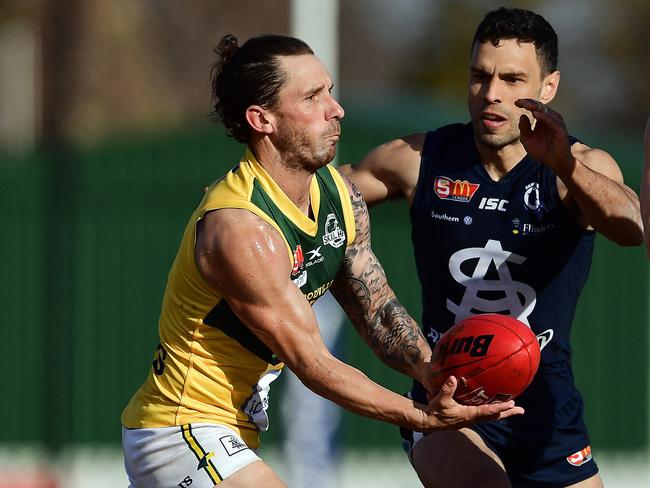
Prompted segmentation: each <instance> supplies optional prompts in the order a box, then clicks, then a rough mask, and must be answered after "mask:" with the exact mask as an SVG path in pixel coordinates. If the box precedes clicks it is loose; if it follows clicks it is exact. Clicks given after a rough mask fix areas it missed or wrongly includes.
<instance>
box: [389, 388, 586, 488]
mask: <svg viewBox="0 0 650 488" xmlns="http://www.w3.org/2000/svg"><path fill="white" fill-rule="evenodd" d="M526 393H528V392H526ZM408 396H409V397H410V398H412V399H413V400H414V401H416V402H419V403H425V404H426V403H427V400H426V394H425V392H424V388H423V387H422V386H421V385H419V384H417V383H416V384H415V385H414V387H413V390H412V391H411V392H410V393H409V395H408ZM520 399H522V401H519V400H518V402H517V403H518V404H519V405H522V402H523V403H528V404H527V405H525V406H524V408H525V409H526V413H525V414H524V415H519V416H515V417H510V418H508V419H504V420H500V421H498V422H486V423H479V424H475V425H474V426H472V427H471V428H472V429H474V430H475V431H476V432H477V433H478V434H479V435H480V436H481V438H482V439H483V441H484V442H485V443H486V444H487V446H488V447H489V448H490V449H492V450H493V451H494V452H495V453H496V454H497V455H498V456H499V458H501V461H502V462H503V464H504V466H505V468H506V471H507V473H508V477H509V478H510V481H511V483H512V486H513V488H556V487H564V486H568V485H571V484H574V483H578V482H579V481H582V480H585V479H587V478H590V477H592V476H593V475H595V474H596V473H597V472H598V466H597V465H596V462H595V461H594V460H593V458H592V455H591V445H590V440H589V435H588V434H587V429H586V426H585V424H584V421H583V419H582V410H583V408H582V398H581V396H580V393H579V392H578V391H577V390H575V388H573V389H572V390H571V391H567V392H566V395H563V397H562V398H559V399H558V401H557V402H556V403H555V404H548V403H547V404H539V405H535V404H534V403H532V402H524V401H523V400H524V396H523V395H522V397H520ZM400 432H401V434H402V446H403V447H404V450H405V451H406V452H407V454H408V455H409V458H410V457H411V450H412V449H413V446H414V445H415V444H416V443H417V441H418V440H419V439H421V438H422V434H421V433H419V432H412V431H409V430H407V429H403V428H402V429H400Z"/></svg>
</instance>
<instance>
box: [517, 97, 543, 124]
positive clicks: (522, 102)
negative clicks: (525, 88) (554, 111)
mask: <svg viewBox="0 0 650 488" xmlns="http://www.w3.org/2000/svg"><path fill="white" fill-rule="evenodd" d="M515 106H517V107H519V108H523V109H526V110H528V111H529V112H530V113H531V114H533V117H535V118H536V119H542V120H543V119H545V118H546V117H547V116H548V115H549V113H550V110H549V108H548V106H546V105H545V104H543V103H542V102H540V101H539V100H534V99H532V98H520V99H519V100H517V101H515Z"/></svg>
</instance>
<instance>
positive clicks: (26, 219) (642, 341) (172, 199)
mask: <svg viewBox="0 0 650 488" xmlns="http://www.w3.org/2000/svg"><path fill="white" fill-rule="evenodd" d="M400 132H401V131H400V130H399V129H382V130H379V129H377V128H372V127H369V126H367V125H363V124H360V123H359V122H358V121H354V120H351V121H349V122H346V124H345V126H344V137H343V139H342V143H341V151H340V160H341V161H353V160H357V159H358V158H359V157H360V156H361V155H363V154H364V153H365V152H366V151H367V150H368V149H369V148H371V147H372V146H373V145H376V144H377V143H379V142H382V141H384V140H386V139H387V138H389V137H392V136H396V135H398V134H400ZM612 145H613V147H615V150H614V152H615V154H616V155H617V157H618V159H619V161H620V162H621V164H622V165H623V168H624V170H625V173H626V175H627V176H628V179H629V180H630V181H631V184H632V186H636V185H638V173H639V171H638V169H639V163H638V161H639V160H640V159H639V158H640V152H639V146H632V148H631V149H630V147H628V146H626V145H625V144H620V143H618V144H617V143H616V141H613V142H612ZM241 152H242V151H241V148H240V147H239V146H238V145H237V144H235V143H234V142H232V141H229V140H227V139H226V138H225V137H224V136H223V135H222V130H221V129H220V128H218V127H213V128H210V130H205V129H200V130H193V131H184V132H179V133H177V134H175V135H166V136H156V137H154V136H147V137H142V138H136V139H135V140H131V141H127V142H124V141H122V142H115V143H106V144H104V145H102V147H97V148H93V149H76V150H74V151H73V150H68V151H63V150H61V151H59V152H54V153H51V154H45V155H40V156H34V157H32V158H28V159H21V160H11V159H10V158H8V157H3V161H2V164H0V205H1V208H2V213H1V218H0V222H1V225H2V227H1V228H2V239H0V256H1V263H2V280H1V281H0V296H1V297H2V311H3V314H2V328H1V329H0V330H2V335H1V337H0V339H1V343H2V348H1V352H2V353H1V355H0V370H1V371H2V372H3V374H2V375H1V378H2V379H1V380H0V381H2V383H1V384H0V391H1V392H2V395H3V398H2V404H3V410H2V411H3V413H4V415H5V419H7V422H5V426H4V428H3V431H2V433H1V434H0V442H1V443H44V444H45V445H47V446H50V447H53V448H57V447H61V446H64V445H67V444H70V443H113V444H117V443H118V442H119V437H120V428H119V415H120V412H121V409H122V408H123V406H124V405H125V403H126V402H127V401H128V398H129V397H130V395H131V394H132V393H133V391H134V390H135V389H136V388H137V386H138V385H139V384H140V383H141V382H142V381H143V380H144V378H145V376H146V374H147V369H148V365H149V359H150V357H151V354H152V350H153V347H154V346H155V344H156V343H157V339H156V329H157V325H156V323H157V317H158V312H159V306H160V301H161V298H162V293H163V289H164V285H165V279H166V274H167V271H168V269H169V267H170V265H171V262H172V259H173V256H174V254H175V252H176V247H177V245H178V243H179V240H180V237H181V232H182V229H183V227H184V225H185V222H186V219H187V218H188V217H189V215H190V213H191V212H192V210H193V208H194V206H195V205H196V204H197V203H198V201H199V200H200V198H201V196H202V191H203V190H202V189H203V187H204V186H206V185H207V184H208V183H210V182H211V181H212V180H214V179H215V178H217V177H218V176H220V175H221V174H223V173H224V172H225V171H226V170H227V169H228V168H229V167H230V166H232V165H233V163H235V162H236V161H238V158H239V156H240V155H241ZM372 225H373V247H374V249H375V252H376V253H377V255H378V256H379V257H380V259H381V261H382V262H383V264H384V266H385V268H386V271H387V273H388V276H389V279H390V281H391V283H392V285H393V288H394V289H395V290H396V292H397V294H398V297H399V298H400V299H401V301H402V302H403V303H404V304H405V305H406V306H407V307H408V308H409V310H411V312H412V314H413V315H414V316H415V317H419V314H420V310H421V307H420V304H419V296H420V295H419V284H418V282H417V278H416V274H415V268H414V265H413V258H412V252H411V248H410V244H409V235H410V230H409V222H408V217H407V211H406V207H405V206H404V205H403V204H388V205H385V206H382V207H379V208H377V209H373V211H372ZM647 297H648V265H647V261H646V260H645V257H644V255H643V252H642V250H641V249H640V248H636V249H622V248H618V247H616V246H614V245H612V244H610V243H609V242H607V241H606V240H605V239H604V238H599V239H598V240H597V244H596V252H595V260H594V265H593V268H592V273H591V278H590V280H589V282H588V285H587V287H586V289H585V292H584V294H583V298H582V302H581V305H580V307H579V311H578V317H577V318H576V321H575V326H574V333H573V343H574V356H575V370H576V376H577V381H578V384H579V386H580V387H581V389H582V391H583V393H584V396H585V397H586V404H587V421H588V424H589V426H590V428H591V433H592V437H593V441H594V444H595V445H596V446H597V447H599V448H607V449H612V450H630V449H637V448H643V447H646V446H647V431H648V426H647V413H648V391H647V385H648V371H647V364H648V362H647V359H648V353H647V344H648V337H647V325H648V310H647V305H646V304H647ZM343 354H344V356H345V357H346V359H347V360H348V361H349V362H350V363H352V364H354V365H356V366H358V367H359V368H361V369H363V370H364V371H365V372H366V373H367V374H368V375H369V376H370V377H371V378H373V379H375V380H377V381H378V382H380V383H382V384H384V385H386V386H388V387H389V388H392V389H394V390H396V391H404V390H406V389H407V387H408V384H409V381H408V380H407V379H405V378H403V377H401V376H399V375H397V374H395V373H392V372H390V371H389V370H388V369H387V368H386V367H385V366H383V365H382V364H381V363H380V362H379V361H378V360H377V359H375V358H374V357H373V356H372V355H371V354H370V353H369V350H368V348H367V347H366V346H365V345H364V344H363V343H362V341H361V340H360V339H359V338H358V337H357V336H356V335H355V333H354V332H353V329H352V327H348V328H347V329H346V333H345V337H344V340H343ZM280 386H281V385H280ZM277 403H278V391H277V389H274V395H273V397H272V406H271V408H272V410H273V413H274V414H273V415H272V417H273V418H272V421H274V422H275V425H274V426H272V428H271V431H270V432H269V433H267V434H265V436H264V442H266V443H269V442H273V441H275V440H277V439H278V436H279V435H280V433H281V430H282V429H281V425H280V422H279V419H278V410H279V408H278V405H277ZM342 435H343V436H344V438H345V439H346V442H347V444H349V445H353V446H368V445H373V446H377V445H380V446H389V445H390V446H395V445H397V442H396V441H397V434H396V430H395V429H394V428H393V427H391V426H389V425H384V424H380V423H378V422H373V421H369V420H366V419H362V418H359V417H356V416H352V415H346V416H345V418H344V428H343V429H342Z"/></svg>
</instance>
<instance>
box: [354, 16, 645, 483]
mask: <svg viewBox="0 0 650 488" xmlns="http://www.w3.org/2000/svg"><path fill="white" fill-rule="evenodd" d="M559 82H560V72H559V71H558V68H557V36H556V34H555V32H554V30H553V28H552V27H551V26H550V25H549V23H548V22H547V21H546V20H545V19H544V18H543V17H541V16H540V15H537V14H535V13H533V12H530V11H525V10H521V9H507V8H500V9H498V10H495V11H493V12H490V13H488V14H487V15H486V17H485V18H484V20H483V21H482V22H481V24H480V25H479V27H478V29H477V31H476V34H475V37H474V40H473V43H472V51H471V60H470V69H469V83H468V106H469V113H470V117H471V122H470V123H467V124H452V125H448V126H445V127H441V128H439V129H437V130H435V131H431V132H428V133H426V134H413V135H409V136H406V137H403V138H401V139H397V140H394V141H391V142H388V143H386V144H384V145H382V146H380V147H378V148H376V149H375V150H373V151H372V152H370V153H369V154H368V156H366V158H365V159H364V160H363V161H361V163H359V164H358V165H356V166H352V167H349V166H347V167H344V168H343V171H344V173H347V174H348V176H349V177H350V178H351V179H352V181H353V182H354V183H355V184H356V185H357V186H358V187H359V189H360V190H361V191H362V193H363V195H364V197H365V199H366V201H367V202H368V204H376V203H379V202H381V201H384V200H387V199H389V198H396V197H397V198H399V197H401V198H405V199H406V200H407V201H408V203H409V205H410V216H411V223H412V240H413V246H414V252H415V259H416V265H417V270H418V276H419V278H420V282H421V285H422V300H423V317H422V322H423V323H422V325H423V329H424V333H425V335H426V337H427V339H428V341H429V343H430V344H431V345H432V346H434V345H435V343H436V342H437V340H438V339H439V337H440V335H441V334H442V333H444V332H445V331H446V330H447V329H448V328H449V327H451V325H453V324H454V323H456V322H458V321H459V320H461V319H463V318H465V317H468V316H471V315H473V314H476V313H485V312H492V313H502V314H506V315H511V316H514V317H517V318H518V319H519V320H521V321H522V322H524V323H526V324H527V325H529V326H530V327H531V328H532V330H533V331H534V332H535V334H536V335H537V337H538V340H539V342H540V346H541V348H542V359H541V364H540V368H539V371H538V373H537V375H536V377H535V379H534V380H533V383H532V384H531V386H530V387H529V388H528V389H527V390H526V391H525V392H524V393H523V394H522V396H521V397H519V399H518V403H519V404H520V405H522V406H523V407H524V408H525V409H526V414H525V415H523V416H520V417H519V418H512V419H504V420H501V421H497V422H490V423H487V424H483V425H477V426H473V427H468V428H464V429H462V430H460V431H446V432H435V433H431V434H427V435H422V434H420V433H417V432H410V431H407V430H405V429H402V436H403V441H404V446H405V448H406V449H407V451H408V453H409V457H410V459H411V462H412V464H413V466H414V468H415V470H416V471H417V473H418V476H419V477H420V479H421V480H422V482H423V483H424V485H425V486H427V487H450V486H453V487H455V488H463V487H476V486H486V487H487V486H489V487H490V488H501V487H527V488H530V487H544V488H548V487H568V486H579V487H600V486H602V482H601V479H600V477H599V475H598V468H597V466H596V463H595V461H594V460H593V459H592V453H591V446H590V440H589V436H588V433H587V429H586V427H585V425H584V421H583V404H582V397H581V395H580V393H579V392H578V390H577V389H576V387H575V385H574V382H573V373H572V369H571V348H570V344H569V337H570V328H571V322H572V320H573V316H574V312H575V308H576V302H577V299H578V296H579V295H580V292H581V290H582V288H583V286H584V283H585V281H586V279H587V275H588V272H589V266H590V263H591V253H592V249H593V240H594V234H595V232H596V231H598V232H600V233H602V234H603V235H605V236H606V237H607V238H609V239H611V240H612V241H614V242H616V243H618V244H620V245H624V246H631V245H639V244H641V243H642V241H643V233H642V223H641V216H640V209H639V199H638V197H637V195H636V194H635V193H634V192H633V191H632V190H631V189H630V188H628V187H627V186H626V185H625V184H624V182H623V176H622V174H621V171H620V169H619V167H618V165H617V163H616V161H614V159H613V158H612V157H611V156H610V155H609V154H608V153H606V152H605V151H602V150H600V149H595V148H591V147H589V146H587V145H586V144H584V143H582V142H580V141H578V140H576V139H575V138H573V137H571V136H569V135H568V133H567V129H566V127H565V124H564V121H563V119H562V116H561V115H560V114H559V113H557V112H556V111H554V110H552V109H551V108H550V107H549V104H550V103H551V102H552V101H553V99H554V97H555V94H556V92H557V89H558V85H559ZM481 393H482V392H481V391H476V398H477V399H478V398H480V397H481ZM426 395H427V392H426V390H425V388H424V387H423V386H422V385H420V384H419V383H417V382H415V383H414V386H413V389H412V391H411V392H410V396H411V398H413V399H414V400H418V399H420V401H422V399H424V398H426Z"/></svg>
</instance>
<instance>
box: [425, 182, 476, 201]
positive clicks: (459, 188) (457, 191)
mask: <svg viewBox="0 0 650 488" xmlns="http://www.w3.org/2000/svg"><path fill="white" fill-rule="evenodd" d="M479 186H481V185H480V184H478V183H470V182H469V181H467V180H452V179H450V178H447V177H446V176H436V179H435V180H434V182H433V189H434V191H435V192H436V195H438V197H439V198H441V199H442V200H455V201H457V202H465V203H467V202H469V201H470V200H471V199H472V197H473V196H474V193H476V190H478V187H479Z"/></svg>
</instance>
